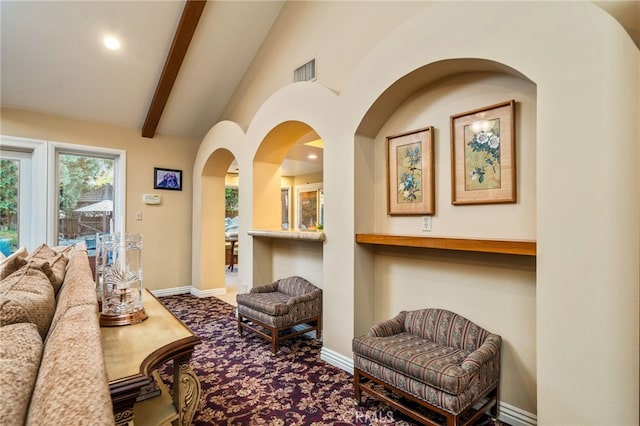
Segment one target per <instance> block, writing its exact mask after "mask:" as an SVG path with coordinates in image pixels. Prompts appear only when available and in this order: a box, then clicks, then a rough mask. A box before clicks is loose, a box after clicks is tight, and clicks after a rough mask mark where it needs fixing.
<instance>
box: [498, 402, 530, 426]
mask: <svg viewBox="0 0 640 426" xmlns="http://www.w3.org/2000/svg"><path fill="white" fill-rule="evenodd" d="M498 419H500V420H501V421H503V422H505V423H509V424H510V425H511V426H537V424H538V416H537V415H535V414H533V413H529V412H528V411H524V410H521V409H519V408H518V407H514V406H513V405H511V404H507V403H506V402H500V415H499V416H498Z"/></svg>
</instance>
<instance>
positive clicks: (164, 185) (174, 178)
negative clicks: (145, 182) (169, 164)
mask: <svg viewBox="0 0 640 426" xmlns="http://www.w3.org/2000/svg"><path fill="white" fill-rule="evenodd" d="M153 189H168V190H171V191H182V170H175V169H163V168H160V167H154V169H153Z"/></svg>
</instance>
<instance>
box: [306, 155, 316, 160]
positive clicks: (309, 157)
mask: <svg viewBox="0 0 640 426" xmlns="http://www.w3.org/2000/svg"><path fill="white" fill-rule="evenodd" d="M307 158H308V159H309V160H315V159H316V158H318V156H317V155H315V154H309V155H307Z"/></svg>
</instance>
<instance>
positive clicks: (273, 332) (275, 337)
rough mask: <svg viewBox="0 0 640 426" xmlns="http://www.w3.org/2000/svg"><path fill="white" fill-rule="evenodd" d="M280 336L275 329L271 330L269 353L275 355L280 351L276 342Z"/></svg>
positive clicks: (278, 342) (278, 343)
mask: <svg viewBox="0 0 640 426" xmlns="http://www.w3.org/2000/svg"><path fill="white" fill-rule="evenodd" d="M279 336H280V333H279V332H278V329H277V328H275V327H274V328H272V329H271V352H272V353H273V354H274V355H275V354H277V353H278V349H280V341H279V340H278V337H279Z"/></svg>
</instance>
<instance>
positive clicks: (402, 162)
mask: <svg viewBox="0 0 640 426" xmlns="http://www.w3.org/2000/svg"><path fill="white" fill-rule="evenodd" d="M434 193H435V184H434V160H433V127H426V128H424V129H419V130H413V131H411V132H407V133H402V134H399V135H394V136H389V137H387V213H388V214H389V215H419V214H423V215H432V214H435V209H436V208H435V195H434Z"/></svg>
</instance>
